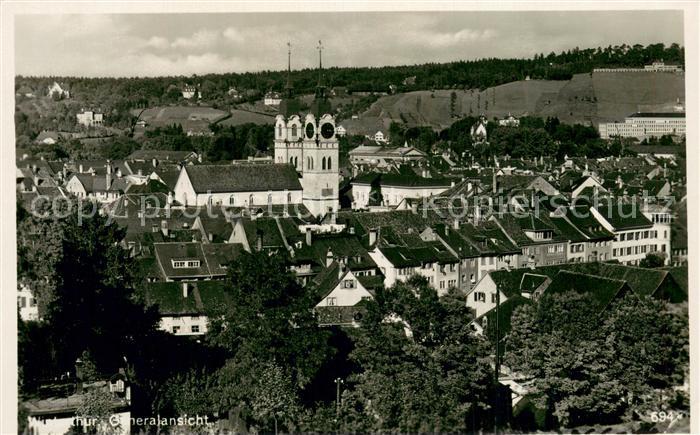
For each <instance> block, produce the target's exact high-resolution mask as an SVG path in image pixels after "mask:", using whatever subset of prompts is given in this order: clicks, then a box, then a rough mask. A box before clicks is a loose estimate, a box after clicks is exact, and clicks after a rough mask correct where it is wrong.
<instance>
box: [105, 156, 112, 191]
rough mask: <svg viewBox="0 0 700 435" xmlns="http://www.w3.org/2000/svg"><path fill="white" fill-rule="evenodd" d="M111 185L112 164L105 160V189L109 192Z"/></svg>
mask: <svg viewBox="0 0 700 435" xmlns="http://www.w3.org/2000/svg"><path fill="white" fill-rule="evenodd" d="M111 185H112V163H111V162H110V161H109V160H107V175H105V188H106V189H107V190H109V186H111Z"/></svg>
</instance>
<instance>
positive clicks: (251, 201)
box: [248, 193, 255, 205]
mask: <svg viewBox="0 0 700 435" xmlns="http://www.w3.org/2000/svg"><path fill="white" fill-rule="evenodd" d="M254 199H255V198H254V197H253V194H252V193H251V194H250V195H249V196H248V205H253V200H254Z"/></svg>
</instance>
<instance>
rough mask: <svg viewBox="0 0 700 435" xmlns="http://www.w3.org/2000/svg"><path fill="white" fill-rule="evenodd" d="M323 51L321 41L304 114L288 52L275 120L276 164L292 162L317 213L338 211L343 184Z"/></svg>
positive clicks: (309, 204)
mask: <svg viewBox="0 0 700 435" xmlns="http://www.w3.org/2000/svg"><path fill="white" fill-rule="evenodd" d="M322 50H323V47H322V46H321V44H320V41H319V46H318V56H319V58H318V59H319V68H318V74H319V75H318V84H317V85H316V91H315V95H314V101H313V103H312V104H311V106H310V108H309V109H308V111H306V113H301V110H300V107H301V105H300V103H299V101H298V100H297V99H296V98H295V97H294V92H293V88H292V85H291V81H290V78H289V74H290V72H291V51H290V52H289V53H288V64H287V85H286V86H285V92H284V98H283V99H282V101H281V102H280V106H279V114H278V115H277V117H276V120H275V159H274V160H275V163H287V164H290V165H292V166H294V168H295V169H296V171H297V172H298V173H299V174H300V175H301V179H300V181H301V187H302V202H303V204H304V205H305V206H306V208H307V209H309V211H310V212H311V213H312V214H314V215H315V216H323V215H325V214H327V213H329V212H330V213H333V212H336V211H337V210H338V185H339V183H340V176H339V174H340V171H339V166H338V164H339V156H338V137H337V136H336V125H335V117H334V116H333V115H332V110H331V104H330V101H329V100H328V97H327V95H326V88H325V86H323V81H322V79H323V77H322V74H323V62H322Z"/></svg>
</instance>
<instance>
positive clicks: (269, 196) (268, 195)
mask: <svg viewBox="0 0 700 435" xmlns="http://www.w3.org/2000/svg"><path fill="white" fill-rule="evenodd" d="M267 204H268V205H269V204H272V194H271V193H268V194H267Z"/></svg>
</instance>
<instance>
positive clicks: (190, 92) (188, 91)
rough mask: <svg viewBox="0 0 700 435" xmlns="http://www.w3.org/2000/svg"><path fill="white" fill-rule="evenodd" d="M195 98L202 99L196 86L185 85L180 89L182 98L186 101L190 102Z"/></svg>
mask: <svg viewBox="0 0 700 435" xmlns="http://www.w3.org/2000/svg"><path fill="white" fill-rule="evenodd" d="M195 96H196V97H197V98H202V92H201V91H199V90H198V89H197V87H196V86H192V85H185V86H184V87H183V88H182V98H184V99H186V100H190V99H192V98H194V97H195Z"/></svg>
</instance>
